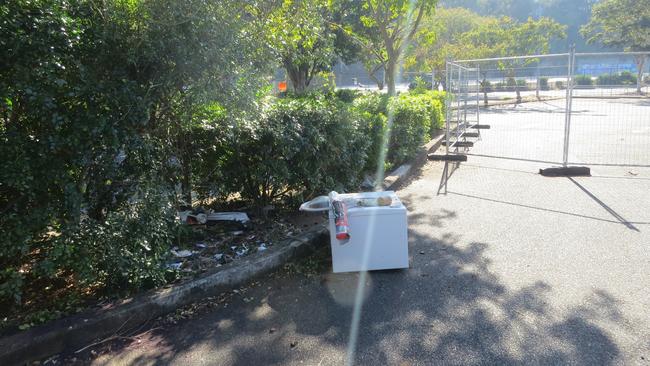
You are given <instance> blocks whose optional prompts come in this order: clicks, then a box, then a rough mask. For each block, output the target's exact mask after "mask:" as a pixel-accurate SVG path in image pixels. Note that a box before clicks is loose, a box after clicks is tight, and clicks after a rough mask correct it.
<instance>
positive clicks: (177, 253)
mask: <svg viewBox="0 0 650 366" xmlns="http://www.w3.org/2000/svg"><path fill="white" fill-rule="evenodd" d="M171 252H172V254H173V255H174V256H175V257H176V258H187V257H190V256H192V254H194V253H193V252H192V251H190V250H187V249H183V250H178V248H175V249H172V250H171Z"/></svg>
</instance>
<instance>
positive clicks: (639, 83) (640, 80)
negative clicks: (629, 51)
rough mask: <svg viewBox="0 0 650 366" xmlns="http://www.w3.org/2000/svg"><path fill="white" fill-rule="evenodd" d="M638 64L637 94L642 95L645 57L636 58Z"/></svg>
mask: <svg viewBox="0 0 650 366" xmlns="http://www.w3.org/2000/svg"><path fill="white" fill-rule="evenodd" d="M634 61H635V62H636V92H637V93H638V94H641V87H642V86H643V66H644V65H645V55H641V56H635V57H634Z"/></svg>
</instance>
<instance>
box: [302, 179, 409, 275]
mask: <svg viewBox="0 0 650 366" xmlns="http://www.w3.org/2000/svg"><path fill="white" fill-rule="evenodd" d="M379 197H390V198H391V201H390V205H385V206H377V205H372V204H371V205H368V204H367V202H372V201H373V200H375V201H376V199H377V198H379ZM325 199H326V198H324V197H319V198H318V199H315V200H312V201H310V202H306V203H305V204H303V206H301V210H304V211H316V210H328V211H329V231H330V245H331V249H332V267H333V271H334V272H335V273H338V272H357V271H372V270H380V269H399V268H408V267H409V254H408V234H407V228H408V225H407V219H406V207H405V206H404V205H403V204H402V202H401V201H400V200H399V198H398V197H397V195H396V194H395V192H393V191H385V192H363V193H349V194H339V195H338V196H337V199H339V200H341V201H343V202H345V204H346V206H347V214H348V226H349V234H350V238H349V239H347V240H343V241H342V240H338V239H337V238H336V230H335V227H334V214H333V212H332V210H331V209H330V207H329V206H331V205H326V204H325ZM310 208H311V209H310Z"/></svg>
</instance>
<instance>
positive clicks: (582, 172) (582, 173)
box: [539, 166, 591, 177]
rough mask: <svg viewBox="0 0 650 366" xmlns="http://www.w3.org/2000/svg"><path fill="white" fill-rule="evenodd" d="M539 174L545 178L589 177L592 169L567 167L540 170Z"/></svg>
mask: <svg viewBox="0 0 650 366" xmlns="http://www.w3.org/2000/svg"><path fill="white" fill-rule="evenodd" d="M539 174H541V175H543V176H545V177H589V176H591V169H589V167H585V166H565V167H557V168H546V169H540V170H539Z"/></svg>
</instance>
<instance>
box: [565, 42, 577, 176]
mask: <svg viewBox="0 0 650 366" xmlns="http://www.w3.org/2000/svg"><path fill="white" fill-rule="evenodd" d="M575 60H576V47H575V45H572V46H571V50H570V52H569V70H568V73H567V87H566V107H565V111H564V151H563V154H562V165H563V166H565V167H566V166H567V163H568V160H569V135H570V132H571V110H572V102H573V69H574V67H575Z"/></svg>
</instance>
